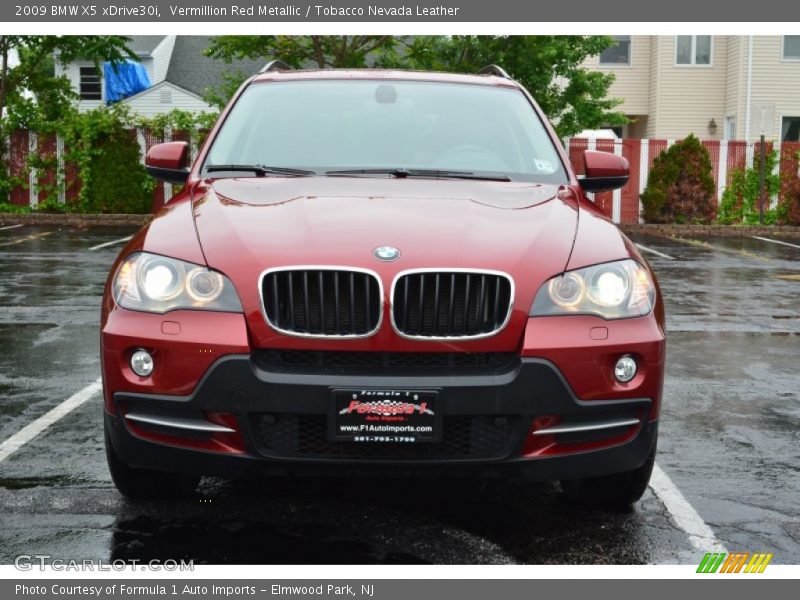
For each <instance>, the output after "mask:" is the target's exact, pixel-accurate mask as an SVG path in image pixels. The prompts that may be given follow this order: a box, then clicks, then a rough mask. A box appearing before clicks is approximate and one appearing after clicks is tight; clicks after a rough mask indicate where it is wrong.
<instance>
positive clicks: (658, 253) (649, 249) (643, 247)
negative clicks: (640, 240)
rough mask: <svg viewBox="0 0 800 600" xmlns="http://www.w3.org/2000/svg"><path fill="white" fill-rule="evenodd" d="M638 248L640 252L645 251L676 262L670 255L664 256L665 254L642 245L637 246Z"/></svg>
mask: <svg viewBox="0 0 800 600" xmlns="http://www.w3.org/2000/svg"><path fill="white" fill-rule="evenodd" d="M636 247H637V248H638V249H639V250H644V251H645V252H649V253H650V254H655V255H656V256H660V257H661V258H666V259H668V260H675V257H674V256H670V255H669V254H664V253H663V252H659V251H658V250H654V249H653V248H648V247H647V246H644V245H642V244H636Z"/></svg>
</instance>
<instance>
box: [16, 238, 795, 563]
mask: <svg viewBox="0 0 800 600" xmlns="http://www.w3.org/2000/svg"><path fill="white" fill-rule="evenodd" d="M131 233H132V232H131V230H130V229H111V228H97V229H89V230H77V229H76V230H70V229H61V230H59V229H56V228H37V227H30V226H25V227H22V228H16V229H14V230H9V231H0V273H1V274H2V275H1V276H0V444H2V443H3V442H4V441H5V440H8V439H9V438H11V436H14V435H15V434H18V433H19V432H20V431H21V430H23V429H24V428H25V427H26V426H27V425H29V424H30V423H32V422H34V421H36V419H38V418H39V417H41V416H42V415H43V414H44V413H46V412H47V411H49V410H50V409H52V408H54V407H56V406H59V404H60V403H62V402H63V401H64V400H65V399H66V398H68V397H70V396H72V395H73V394H75V393H76V392H79V391H80V390H82V389H84V388H86V386H87V385H89V384H91V383H92V382H94V381H96V380H97V378H98V376H99V359H98V342H99V334H98V319H99V306H100V297H101V294H102V288H103V284H104V282H105V277H106V274H107V271H108V269H109V266H110V264H111V263H112V262H113V260H114V258H115V257H116V254H117V253H118V252H119V250H120V248H121V243H120V244H114V243H112V244H110V245H107V246H104V247H100V248H96V249H93V250H90V248H95V247H97V246H102V245H104V244H105V243H106V242H115V241H118V240H121V238H123V237H124V236H128V235H130V234H131ZM42 234H46V235H42ZM634 241H635V242H637V243H639V244H641V246H642V247H645V248H647V249H648V251H646V252H645V251H644V250H643V252H644V256H645V257H646V258H647V259H648V260H649V261H650V262H651V264H652V265H653V267H654V269H655V271H656V273H657V275H658V277H659V280H660V284H661V287H662V290H663V292H664V297H665V300H666V304H667V307H666V308H667V322H668V350H667V352H668V360H667V377H666V382H665V394H664V406H663V411H662V420H661V435H660V440H659V454H658V459H657V463H658V464H659V465H660V467H661V469H663V472H664V473H665V475H666V476H667V477H668V480H669V481H670V482H671V483H672V484H674V486H675V487H676V488H677V490H679V494H680V495H682V496H683V498H685V500H686V502H687V504H688V505H690V506H691V507H692V508H693V512H694V511H696V515H697V516H699V519H701V522H703V523H705V525H707V526H708V527H709V528H710V531H711V532H712V535H713V539H707V540H705V541H704V540H702V539H701V540H700V541H698V539H697V538H696V536H695V537H694V538H693V537H692V535H691V533H692V532H690V531H687V530H686V527H685V526H682V525H681V523H683V522H684V521H685V519H681V518H680V515H676V514H674V512H675V511H676V508H675V505H671V504H670V503H669V502H665V501H664V499H663V498H662V497H661V496H660V495H659V494H657V493H654V492H653V491H652V490H648V492H647V493H646V494H645V497H644V498H643V499H642V501H640V502H639V503H638V504H637V505H636V506H635V508H634V509H633V510H631V511H628V512H623V513H609V512H602V511H595V510H586V509H581V508H577V507H574V506H572V505H570V504H568V503H567V502H565V501H564V499H563V497H562V495H561V494H560V492H559V489H558V486H557V485H555V484H541V485H539V486H528V487H525V486H522V485H520V484H517V483H514V482H488V483H487V482H477V481H476V482H469V481H467V482H461V481H457V482H442V481H440V480H430V481H429V480H414V481H409V480H404V479H387V480H381V481H380V485H375V481H374V480H367V479H350V480H341V479H299V480H289V479H275V478H272V479H242V480H234V481H227V480H222V479H210V478H209V479H205V480H204V481H203V483H202V484H201V488H200V494H199V496H198V497H197V498H196V499H193V500H187V501H183V502H169V503H132V502H129V501H126V500H124V499H123V498H122V497H121V496H120V495H119V494H118V493H117V492H116V490H115V489H114V487H113V485H112V484H111V481H110V478H109V475H108V472H107V469H106V464H105V456H104V451H103V433H102V421H101V415H100V411H101V410H102V408H101V400H100V396H99V394H96V393H95V394H93V395H91V397H90V398H89V400H88V401H86V402H85V403H83V404H81V405H80V406H78V408H76V409H75V410H73V411H72V412H69V413H68V414H66V416H64V417H63V418H60V419H58V420H57V421H56V422H55V423H54V424H53V425H52V426H50V427H49V428H47V429H45V430H44V431H43V432H42V433H41V434H39V435H36V436H32V437H31V438H30V439H29V440H27V439H26V440H25V443H23V444H22V445H21V446H20V447H19V448H18V449H16V451H15V452H13V453H8V454H7V455H6V456H5V458H3V454H2V453H0V515H2V516H0V519H1V520H2V523H3V527H2V528H0V562H2V563H9V562H12V561H13V558H14V557H15V556H17V555H19V554H31V555H32V554H37V553H38V554H49V555H51V556H52V557H54V558H61V559H65V560H68V559H76V560H77V559H81V560H82V559H90V558H95V559H106V560H108V559H123V560H132V559H137V560H150V559H162V560H163V559H168V558H169V559H176V560H179V559H194V560H195V561H196V562H198V563H247V564H252V563H304V564H310V563H386V564H391V563H436V564H447V563H465V564H490V563H623V564H631V563H633V564H635V563H692V564H697V563H698V562H699V560H700V558H702V556H703V553H704V550H703V548H702V546H703V544H704V543H708V544H712V543H718V544H720V545H722V546H724V547H726V548H728V549H730V550H746V551H767V552H773V553H774V555H775V556H774V559H773V562H775V563H797V562H800V506H798V503H797V498H798V497H799V496H800V467H798V465H800V443H799V442H800V371H798V368H797V364H798V362H797V360H798V356H800V248H794V247H792V246H783V245H779V244H774V243H768V242H765V241H762V240H757V239H751V238H741V239H739V238H736V239H728V238H726V239H722V238H703V239H670V238H664V237H652V236H638V237H634ZM789 241H791V240H789ZM679 509H680V506H678V510H679Z"/></svg>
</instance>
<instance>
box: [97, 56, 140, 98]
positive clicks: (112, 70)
mask: <svg viewBox="0 0 800 600" xmlns="http://www.w3.org/2000/svg"><path fill="white" fill-rule="evenodd" d="M103 77H104V78H105V80H106V102H108V103H111V102H117V101H119V100H122V99H123V98H127V97H128V96H133V95H134V94H138V93H139V92H141V91H143V90H146V89H147V88H149V87H150V77H149V76H148V74H147V70H146V69H145V68H144V66H143V65H142V63H138V62H135V61H133V60H126V61H124V62H116V63H111V62H107V63H103Z"/></svg>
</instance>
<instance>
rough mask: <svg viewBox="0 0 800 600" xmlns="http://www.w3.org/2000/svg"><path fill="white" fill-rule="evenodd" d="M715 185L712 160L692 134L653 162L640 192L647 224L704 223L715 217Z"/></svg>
mask: <svg viewBox="0 0 800 600" xmlns="http://www.w3.org/2000/svg"><path fill="white" fill-rule="evenodd" d="M715 192H716V185H715V184H714V178H713V177H712V175H711V157H710V156H709V155H708V150H706V148H705V147H704V146H703V145H702V144H701V143H700V140H698V139H697V138H696V137H695V136H694V135H689V137H687V138H686V139H685V140H682V141H680V142H677V143H675V144H673V145H672V146H671V147H670V148H668V149H667V150H665V151H664V152H662V153H661V154H659V155H658V156H657V157H656V158H655V160H654V161H653V168H652V169H650V175H649V176H648V177H647V187H646V188H645V190H644V192H643V193H642V196H641V200H642V206H643V207H644V219H645V221H647V222H648V223H707V222H708V221H710V220H711V219H713V218H714V211H715V209H716V206H715V202H714V195H715Z"/></svg>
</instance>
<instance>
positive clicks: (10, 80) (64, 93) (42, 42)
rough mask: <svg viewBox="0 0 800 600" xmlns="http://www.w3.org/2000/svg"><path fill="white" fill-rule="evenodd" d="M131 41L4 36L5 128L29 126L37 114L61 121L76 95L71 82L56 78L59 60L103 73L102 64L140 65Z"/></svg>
mask: <svg viewBox="0 0 800 600" xmlns="http://www.w3.org/2000/svg"><path fill="white" fill-rule="evenodd" d="M129 41H130V38H127V37H124V36H119V35H91V36H87V35H82V36H81V35H73V36H55V35H0V116H1V117H2V121H0V124H6V123H9V122H10V123H11V124H13V125H15V126H20V125H25V124H27V121H29V120H30V119H31V118H32V116H33V115H34V114H35V115H36V116H37V117H39V116H41V117H43V118H45V119H46V120H56V119H58V118H59V117H60V116H61V115H62V114H63V112H64V111H65V110H68V107H69V106H70V105H71V103H72V101H73V100H74V99H75V92H74V91H73V90H72V88H71V87H70V84H69V81H68V79H67V78H66V77H63V76H62V77H56V75H55V70H54V68H53V67H54V60H56V58H54V57H56V56H57V57H58V58H57V60H59V61H60V62H62V63H63V64H66V63H69V62H71V61H73V60H76V59H84V60H90V61H93V62H94V63H95V66H96V67H97V68H98V69H99V68H100V63H101V62H103V61H112V62H116V61H122V60H124V59H126V58H131V59H134V60H135V59H136V55H135V54H133V52H131V51H130V50H129V49H128V46H127V44H128V42H129ZM12 54H16V57H17V64H15V65H13V66H12V64H11V57H12Z"/></svg>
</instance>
